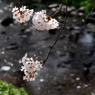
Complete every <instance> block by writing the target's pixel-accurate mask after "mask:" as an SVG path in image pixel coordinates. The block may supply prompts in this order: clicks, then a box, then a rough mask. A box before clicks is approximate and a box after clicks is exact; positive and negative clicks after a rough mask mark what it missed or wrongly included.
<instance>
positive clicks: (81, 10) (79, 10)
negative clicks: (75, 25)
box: [78, 6, 86, 12]
mask: <svg viewBox="0 0 95 95" xmlns="http://www.w3.org/2000/svg"><path fill="white" fill-rule="evenodd" d="M85 9H86V6H82V7H80V8H79V9H78V12H84V11H85Z"/></svg>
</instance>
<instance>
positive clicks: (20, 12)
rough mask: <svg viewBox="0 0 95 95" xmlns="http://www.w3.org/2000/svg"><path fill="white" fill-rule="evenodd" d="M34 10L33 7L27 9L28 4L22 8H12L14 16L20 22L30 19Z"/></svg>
mask: <svg viewBox="0 0 95 95" xmlns="http://www.w3.org/2000/svg"><path fill="white" fill-rule="evenodd" d="M33 11H34V10H33V9H32V10H29V9H26V6H22V7H21V8H17V7H15V8H13V10H12V12H13V18H14V19H16V21H18V22H20V23H23V22H26V21H28V20H30V18H31V16H32V15H33Z"/></svg>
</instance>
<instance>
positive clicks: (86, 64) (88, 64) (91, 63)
mask: <svg viewBox="0 0 95 95" xmlns="http://www.w3.org/2000/svg"><path fill="white" fill-rule="evenodd" d="M92 65H93V62H89V63H83V66H84V67H86V68H90V67H91V66H92Z"/></svg>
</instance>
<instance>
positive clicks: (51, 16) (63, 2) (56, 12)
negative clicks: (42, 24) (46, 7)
mask: <svg viewBox="0 0 95 95" xmlns="http://www.w3.org/2000/svg"><path fill="white" fill-rule="evenodd" d="M63 3H64V0H63V1H62V4H61V7H60V9H59V10H58V11H57V12H56V13H54V14H53V15H52V16H51V17H53V16H54V15H56V14H57V13H59V12H60V11H61V9H62V6H63Z"/></svg>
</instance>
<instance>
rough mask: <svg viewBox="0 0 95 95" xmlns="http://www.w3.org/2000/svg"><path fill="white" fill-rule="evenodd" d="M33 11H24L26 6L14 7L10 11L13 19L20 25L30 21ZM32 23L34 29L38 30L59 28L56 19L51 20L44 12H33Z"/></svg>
mask: <svg viewBox="0 0 95 95" xmlns="http://www.w3.org/2000/svg"><path fill="white" fill-rule="evenodd" d="M33 11H34V10H33V9H32V10H29V9H26V6H22V7H21V8H17V7H15V8H13V10H12V12H13V18H14V19H16V21H18V22H20V23H23V22H26V21H28V20H30V18H31V16H32V15H33ZM32 22H33V24H34V26H35V28H36V29H38V30H49V29H55V28H57V27H58V26H59V23H58V21H57V20H56V19H53V18H51V17H49V16H48V15H47V14H46V10H42V11H39V12H35V13H34V16H33V18H32Z"/></svg>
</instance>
